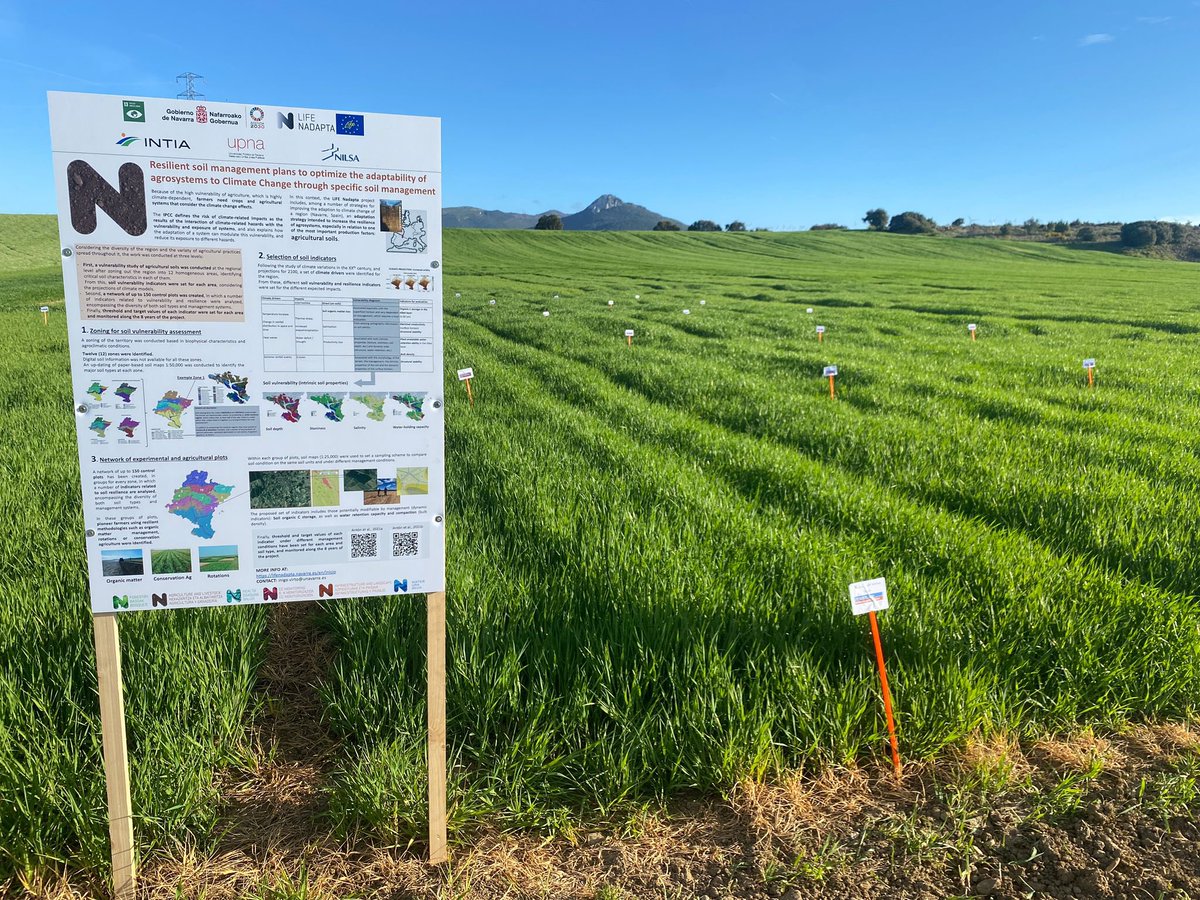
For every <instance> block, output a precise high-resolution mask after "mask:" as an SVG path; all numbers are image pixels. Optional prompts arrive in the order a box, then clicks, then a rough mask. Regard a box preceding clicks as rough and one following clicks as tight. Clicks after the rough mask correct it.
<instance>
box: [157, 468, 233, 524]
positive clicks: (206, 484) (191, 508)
mask: <svg viewBox="0 0 1200 900" xmlns="http://www.w3.org/2000/svg"><path fill="white" fill-rule="evenodd" d="M232 493H233V485H230V484H217V483H216V482H215V481H209V480H208V473H207V472H205V471H203V470H201V469H193V470H192V473H191V474H190V475H188V477H187V478H185V479H184V480H183V484H181V485H180V486H179V487H178V488H176V489H175V493H174V495H173V496H172V497H171V502H170V503H168V504H167V511H168V512H170V513H173V514H174V515H177V516H179V517H180V518H183V519H187V520H188V521H189V522H191V523H192V524H193V525H195V526H196V527H195V528H193V529H192V534H194V535H195V536H196V537H200V538H212V537H215V536H216V532H214V531H213V527H212V520H213V514H214V513H216V511H217V507H218V506H220V505H221V504H222V503H224V502H225V501H226V500H228V499H229V495H230V494H232Z"/></svg>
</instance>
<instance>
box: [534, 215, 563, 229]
mask: <svg viewBox="0 0 1200 900" xmlns="http://www.w3.org/2000/svg"><path fill="white" fill-rule="evenodd" d="M533 227H534V228H536V229H537V230H538V231H562V230H563V227H562V216H557V215H555V214H554V213H546V215H544V216H542V217H541V218H540V219H538V220H537V224H536V225H534V226H533Z"/></svg>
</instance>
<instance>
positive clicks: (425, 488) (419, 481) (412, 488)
mask: <svg viewBox="0 0 1200 900" xmlns="http://www.w3.org/2000/svg"><path fill="white" fill-rule="evenodd" d="M396 483H397V490H398V491H399V492H400V493H401V494H428V493H429V467H428V466H421V467H419V468H417V467H413V468H404V469H397V470H396Z"/></svg>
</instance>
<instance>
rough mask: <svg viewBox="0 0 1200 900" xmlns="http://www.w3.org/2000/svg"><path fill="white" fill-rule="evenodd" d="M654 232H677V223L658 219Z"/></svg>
mask: <svg viewBox="0 0 1200 900" xmlns="http://www.w3.org/2000/svg"><path fill="white" fill-rule="evenodd" d="M654 230H655V231H679V223H678V222H672V221H671V220H670V219H659V220H658V223H657V224H656V225H655V226H654Z"/></svg>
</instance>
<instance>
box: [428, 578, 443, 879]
mask: <svg viewBox="0 0 1200 900" xmlns="http://www.w3.org/2000/svg"><path fill="white" fill-rule="evenodd" d="M425 604H426V607H427V616H426V626H425V628H426V634H425V641H426V648H427V650H426V659H427V664H428V670H427V674H426V677H427V679H428V690H427V691H426V695H427V697H428V702H429V862H430V864H431V865H435V866H438V865H441V864H443V863H444V862H446V860H447V858H448V856H447V851H446V592H445V591H434V592H432V593H430V594H427V595H426V599H425Z"/></svg>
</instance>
